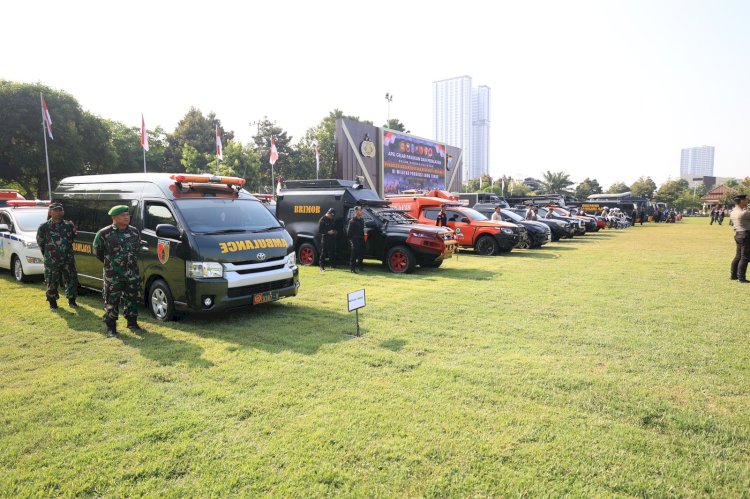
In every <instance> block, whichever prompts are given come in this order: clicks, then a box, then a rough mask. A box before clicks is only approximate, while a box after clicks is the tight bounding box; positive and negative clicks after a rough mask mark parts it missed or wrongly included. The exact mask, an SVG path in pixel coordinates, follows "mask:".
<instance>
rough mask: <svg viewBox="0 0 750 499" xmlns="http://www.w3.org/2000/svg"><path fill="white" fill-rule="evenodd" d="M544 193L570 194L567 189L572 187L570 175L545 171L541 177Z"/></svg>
mask: <svg viewBox="0 0 750 499" xmlns="http://www.w3.org/2000/svg"><path fill="white" fill-rule="evenodd" d="M542 184H543V186H544V192H545V193H548V194H570V191H569V190H568V189H567V188H568V187H570V186H571V185H573V181H572V180H570V175H569V174H567V173H565V172H550V171H547V172H545V173H544V174H543V175H542Z"/></svg>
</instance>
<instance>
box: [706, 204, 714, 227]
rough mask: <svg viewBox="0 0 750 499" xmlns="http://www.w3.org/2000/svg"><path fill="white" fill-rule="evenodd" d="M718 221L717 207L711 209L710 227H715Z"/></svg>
mask: <svg viewBox="0 0 750 499" xmlns="http://www.w3.org/2000/svg"><path fill="white" fill-rule="evenodd" d="M715 221H716V206H714V207H713V208H711V221H710V222H709V223H708V225H713V224H714V222H715Z"/></svg>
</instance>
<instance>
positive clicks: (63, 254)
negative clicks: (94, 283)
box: [36, 203, 78, 310]
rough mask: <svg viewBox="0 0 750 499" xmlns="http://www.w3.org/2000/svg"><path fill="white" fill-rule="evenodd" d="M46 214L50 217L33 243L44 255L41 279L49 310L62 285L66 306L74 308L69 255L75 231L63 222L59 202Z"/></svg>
mask: <svg viewBox="0 0 750 499" xmlns="http://www.w3.org/2000/svg"><path fill="white" fill-rule="evenodd" d="M49 214H50V218H49V219H48V220H47V221H46V222H44V223H43V224H42V225H40V226H39V229H37V232H36V242H37V244H38V245H39V250H40V251H41V252H42V255H43V256H44V280H45V281H46V283H47V292H46V296H47V301H48V302H49V308H50V309H52V310H55V309H57V300H58V299H59V298H60V295H59V294H58V292H57V289H58V288H59V287H60V286H62V283H63V282H65V297H66V298H67V299H68V305H70V306H71V307H73V308H77V307H78V304H76V296H77V295H78V271H77V270H76V260H75V255H74V254H73V240H74V239H75V237H76V228H75V225H73V222H71V221H69V220H63V216H64V214H65V210H64V209H63V205H62V204H61V203H52V204H51V205H50V206H49Z"/></svg>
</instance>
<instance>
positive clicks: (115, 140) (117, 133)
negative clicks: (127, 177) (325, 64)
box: [98, 120, 167, 173]
mask: <svg viewBox="0 0 750 499" xmlns="http://www.w3.org/2000/svg"><path fill="white" fill-rule="evenodd" d="M105 123H106V125H107V127H108V128H109V135H110V142H111V146H112V150H113V153H114V160H113V163H112V164H111V165H106V166H105V167H104V169H103V171H101V172H98V173H126V172H142V171H143V149H142V148H141V129H140V127H128V126H127V125H125V124H124V123H120V122H118V121H109V120H105ZM148 142H149V150H148V151H147V152H146V167H147V169H148V171H149V172H163V171H167V170H166V169H165V164H164V163H165V160H164V155H165V151H166V147H167V136H166V134H165V133H164V130H163V129H162V128H161V127H156V128H155V129H154V130H149V131H148Z"/></svg>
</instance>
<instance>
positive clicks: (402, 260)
mask: <svg viewBox="0 0 750 499" xmlns="http://www.w3.org/2000/svg"><path fill="white" fill-rule="evenodd" d="M390 265H391V270H392V271H394V272H399V273H401V272H404V271H405V270H406V267H407V266H408V265H409V259H408V258H407V257H406V255H405V254H403V253H402V252H400V251H395V252H394V253H393V254H392V255H391V258H390Z"/></svg>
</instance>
